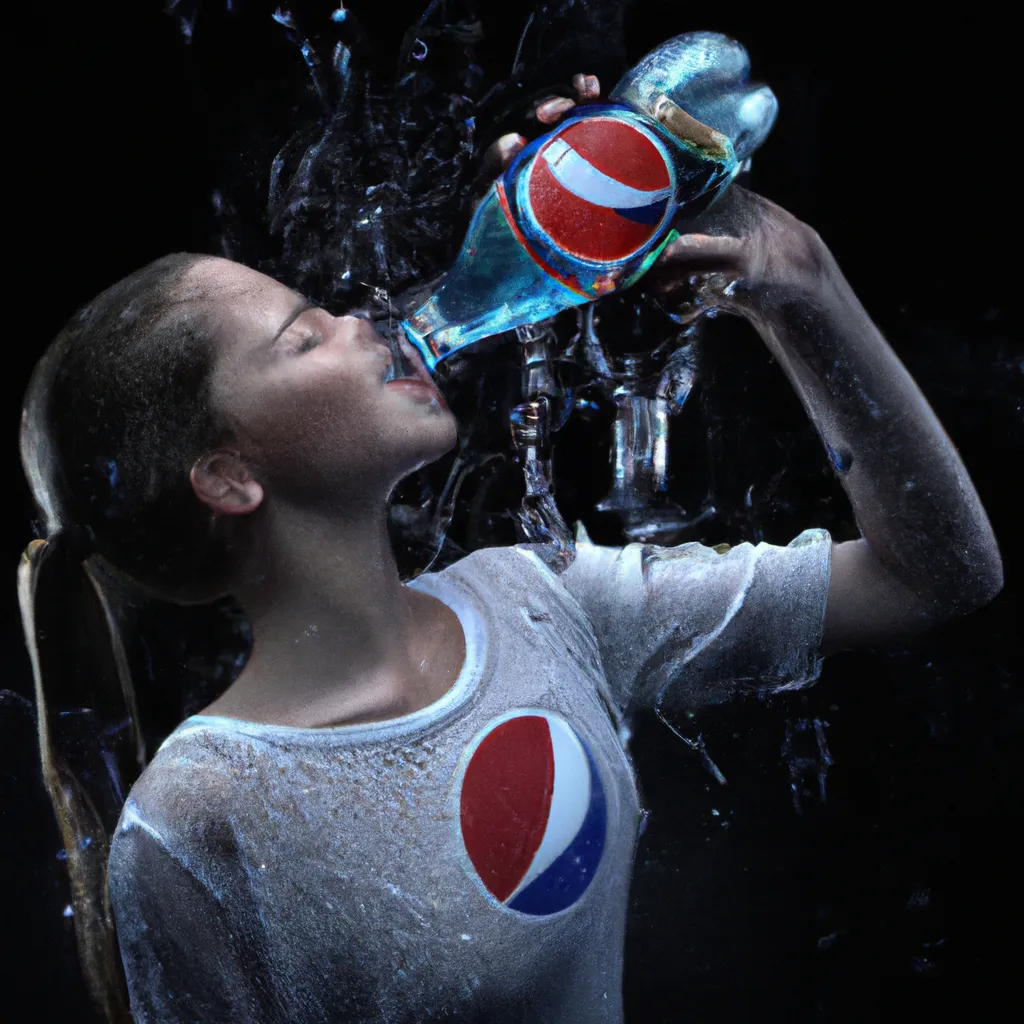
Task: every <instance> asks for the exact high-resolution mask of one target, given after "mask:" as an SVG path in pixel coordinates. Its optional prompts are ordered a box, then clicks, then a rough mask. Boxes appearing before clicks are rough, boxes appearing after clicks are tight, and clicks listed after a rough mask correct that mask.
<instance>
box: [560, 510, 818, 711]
mask: <svg viewBox="0 0 1024 1024" xmlns="http://www.w3.org/2000/svg"><path fill="white" fill-rule="evenodd" d="M831 553H832V539H831V537H830V535H829V533H828V531H827V530H822V529H814V530H805V531H804V532H803V533H801V534H800V535H799V536H798V537H796V538H795V539H794V540H793V541H792V542H790V543H789V544H788V545H785V546H780V545H774V544H765V543H761V544H756V545H753V544H749V543H744V544H739V545H737V546H736V547H733V548H729V549H728V550H725V551H721V550H720V549H719V548H710V547H706V546H705V545H702V544H695V543H692V544H681V545H679V546H678V547H659V546H656V545H647V544H628V545H626V546H625V547H622V548H614V547H601V546H598V545H594V544H590V543H584V544H579V545H578V546H577V553H576V560H575V561H574V562H573V564H572V565H571V566H569V567H568V568H567V569H566V570H565V571H564V572H563V573H562V574H561V575H560V577H559V578H560V579H561V580H562V582H563V584H564V585H565V586H566V587H567V588H568V590H569V591H570V592H571V593H572V595H573V596H574V597H575V598H576V600H577V602H578V603H579V604H580V605H581V607H582V608H583V610H584V611H585V612H586V614H587V615H588V617H589V618H590V621H591V624H592V626H593V628H594V633H595V636H596V637H597V642H598V647H599V649H600V651H601V657H602V661H603V663H604V668H605V674H606V676H607V679H608V683H609V687H610V689H611V690H612V692H613V694H614V695H615V697H616V699H617V701H618V702H619V706H620V709H621V710H622V711H623V712H624V713H627V714H628V713H631V712H634V711H637V710H639V709H641V708H644V707H658V708H662V707H664V708H665V709H666V710H670V709H672V708H676V709H692V708H696V707H699V706H702V705H706V704H716V703H721V702H723V701H725V700H728V699H730V698H731V697H733V696H736V695H738V694H741V693H750V692H762V693H763V692H768V693H777V692H780V691H784V690H793V689H800V688H802V687H805V686H809V685H810V684H811V683H813V682H814V681H815V680H816V679H817V678H818V676H819V674H820V672H821V656H820V653H819V652H820V646H821V636H822V629H823V625H824V619H825V600H826V597H827V594H828V584H829V575H830V571H831Z"/></svg>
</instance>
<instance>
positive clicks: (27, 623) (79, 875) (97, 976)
mask: <svg viewBox="0 0 1024 1024" xmlns="http://www.w3.org/2000/svg"><path fill="white" fill-rule="evenodd" d="M69 546H71V545H70V542H69V541H68V540H67V539H66V538H65V537H63V536H62V534H57V535H56V536H55V537H53V538H51V539H48V540H34V541H32V542H31V543H30V544H29V545H28V547H27V548H26V549H25V552H24V554H23V556H22V559H21V564H20V565H19V567H18V603H19V605H20V608H21V621H22V627H23V629H24V633H25V643H26V646H27V647H28V653H29V659H30V661H31V665H32V678H33V684H34V687H35V699H36V716H37V729H38V740H39V757H40V764H41V768H42V776H43V783H44V785H45V787H46V792H47V794H48V796H49V798H50V803H51V804H52V805H53V810H54V814H55V816H56V819H57V826H58V828H59V830H60V835H61V839H62V841H63V844H64V850H65V852H66V855H67V866H68V876H69V881H70V889H71V909H72V912H73V915H74V925H75V938H76V942H77V946H78V956H79V961H80V964H81V968H82V973H83V976H84V979H85V983H86V987H87V988H88V991H89V994H90V996H91V998H92V1000H93V1003H94V1004H95V1006H96V1009H97V1011H98V1012H99V1014H100V1017H101V1019H102V1020H104V1021H106V1022H108V1024H130V1022H131V1019H132V1018H131V1014H130V1012H129V1009H128V994H127V986H126V984H125V978H124V971H123V967H122V965H121V958H120V953H119V950H118V946H117V936H116V931H115V928H114V920H113V914H112V912H111V907H110V894H109V889H108V885H107V856H108V852H109V842H108V840H109V834H108V831H107V828H106V826H105V825H104V822H103V820H102V818H101V815H100V813H99V811H98V810H97V807H96V804H95V803H94V801H93V800H92V799H91V798H90V796H89V793H88V792H87V791H86V789H85V788H84V786H83V785H82V782H81V780H80V779H79V778H78V776H77V775H76V774H75V773H74V771H72V769H71V766H70V765H69V764H68V762H67V761H66V760H65V759H64V757H63V756H62V755H61V754H60V752H59V751H58V749H57V744H56V743H55V742H54V739H53V728H52V720H51V711H50V703H49V701H48V699H47V692H46V687H45V684H44V673H43V658H42V654H41V650H40V643H39V641H40V630H39V628H38V622H37V615H36V608H37V605H36V598H37V595H38V593H39V589H40V581H41V579H42V576H43V570H44V568H45V567H47V566H48V565H51V566H52V565H53V564H54V563H56V562H58V561H60V560H62V559H61V555H62V551H61V548H62V547H69ZM63 554H64V558H65V559H66V558H67V557H68V552H66V551H65V552H63ZM70 557H71V559H72V561H76V560H77V559H76V558H75V556H74V555H71V556H70ZM80 564H81V566H82V567H83V568H84V570H85V573H86V575H87V577H88V579H89V582H90V583H91V585H92V588H93V591H94V592H95V594H96V596H97V598H98V599H99V602H100V605H101V607H102V609H103V612H104V618H105V620H106V622H107V628H108V635H109V638H110V642H111V647H112V653H113V657H114V662H115V665H116V666H117V674H118V676H119V681H120V684H121V687H120V688H121V694H122V698H123V701H124V705H125V710H126V711H127V712H128V717H129V719H130V720H131V723H132V727H133V734H134V738H135V749H136V760H137V763H138V766H139V770H140V771H141V770H142V768H143V767H144V765H145V749H144V746H143V742H142V733H141V728H140V723H139V721H138V714H137V711H136V707H135V697H134V690H133V687H132V684H131V678H130V675H129V672H128V663H127V658H126V657H125V651H124V645H123V643H122V641H121V636H120V632H119V629H118V626H117V620H116V616H115V614H114V610H113V608H112V606H111V604H110V601H109V600H108V599H107V597H106V595H105V593H104V590H103V586H102V584H101V583H100V581H99V579H98V577H97V575H96V573H95V572H94V570H93V569H92V568H91V567H90V565H89V562H88V560H85V561H82V562H81V563H80Z"/></svg>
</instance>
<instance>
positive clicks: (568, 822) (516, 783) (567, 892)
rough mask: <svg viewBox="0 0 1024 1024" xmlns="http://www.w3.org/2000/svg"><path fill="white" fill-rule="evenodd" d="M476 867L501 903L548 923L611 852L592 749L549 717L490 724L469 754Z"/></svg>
mask: <svg viewBox="0 0 1024 1024" xmlns="http://www.w3.org/2000/svg"><path fill="white" fill-rule="evenodd" d="M462 763H463V764H464V766H465V768H464V771H463V773H462V777H461V781H460V786H459V790H458V800H459V823H460V826H461V831H462V841H463V844H464V847H465V851H466V860H467V863H466V868H467V871H469V872H470V874H471V875H473V876H474V877H476V879H477V880H478V881H479V882H480V883H481V884H482V885H483V887H484V889H485V890H486V891H487V893H488V894H489V895H490V896H491V897H492V898H493V899H494V900H496V901H497V902H498V903H500V904H501V905H503V906H505V907H508V908H509V909H511V910H516V911H519V912H520V913H523V914H531V915H535V916H544V915H548V914H555V913H558V912H559V911H561V910H565V909H567V908H568V907H571V906H572V905H573V904H574V903H576V901H577V900H579V899H580V897H581V896H582V895H583V894H584V892H585V891H586V890H587V887H588V886H589V885H590V883H591V881H592V880H593V878H594V874H595V873H596V871H597V868H598V865H599V864H600V862H601V855H602V853H603V852H604V846H605V837H606V831H607V824H608V815H607V809H606V803H605V795H604V788H603V787H602V785H601V779H600V776H599V775H598V772H597V766H596V765H595V763H594V759H593V756H592V755H591V753H590V751H589V750H588V749H587V746H586V744H585V743H584V742H583V741H582V740H581V739H580V737H579V736H577V735H576V733H575V732H574V731H573V729H572V727H571V726H570V725H569V724H568V722H566V721H565V720H564V719H563V718H561V717H560V716H558V715H555V714H552V713H551V712H549V711H513V712H510V713H508V714H506V715H502V716H501V717H500V718H496V719H495V720H494V721H492V722H490V723H489V724H488V725H487V726H486V727H485V728H484V729H483V730H481V731H480V732H479V733H478V734H477V736H476V737H475V738H474V740H473V741H472V743H470V745H469V747H468V748H467V750H466V753H465V754H464V755H463V760H462Z"/></svg>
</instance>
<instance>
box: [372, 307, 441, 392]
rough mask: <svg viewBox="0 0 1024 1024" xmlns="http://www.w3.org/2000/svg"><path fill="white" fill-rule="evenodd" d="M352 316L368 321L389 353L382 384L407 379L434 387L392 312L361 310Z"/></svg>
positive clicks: (397, 318) (431, 379)
mask: <svg viewBox="0 0 1024 1024" xmlns="http://www.w3.org/2000/svg"><path fill="white" fill-rule="evenodd" d="M354 315H355V316H358V317H361V318H363V319H365V320H368V321H369V322H370V323H371V324H372V325H373V329H374V331H375V332H376V334H377V336H378V337H379V338H380V339H381V341H383V342H384V344H386V345H387V347H388V351H389V352H390V353H391V364H390V365H389V366H388V368H387V370H386V371H385V373H384V380H383V383H384V384H389V383H391V381H394V380H407V379H408V380H419V381H422V382H423V383H425V384H429V385H431V387H433V386H434V381H433V378H432V377H431V376H430V373H429V372H428V371H427V368H426V367H425V366H424V365H423V364H422V362H420V360H419V359H418V358H417V355H416V350H415V349H414V348H413V346H412V344H411V343H410V342H409V340H408V339H407V338H406V337H405V333H404V331H403V330H402V328H401V327H400V326H399V317H398V316H397V315H396V313H395V311H394V310H390V311H388V310H361V311H359V312H358V313H355V314H354Z"/></svg>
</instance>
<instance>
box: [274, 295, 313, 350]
mask: <svg viewBox="0 0 1024 1024" xmlns="http://www.w3.org/2000/svg"><path fill="white" fill-rule="evenodd" d="M307 309H316V303H315V302H312V301H310V300H309V299H307V298H306V296H305V295H300V296H299V304H298V305H297V306H296V307H295V308H294V309H293V310H292V311H291V312H290V313H289V314H288V316H287V318H286V319H285V322H284V323H283V324H281V326H280V327H279V328H278V330H277V334H275V335H274V336H273V338H271V339H270V341H268V342H267V348H270V347H271V346H272V345H274V344H276V343H277V339H278V338H280V337H281V335H282V334H284V332H285V331H287V330H288V328H289V327H291V325H292V324H293V323H295V321H296V320H298V318H299V317H300V316H302V314H303V313H305V312H306V310H307Z"/></svg>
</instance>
